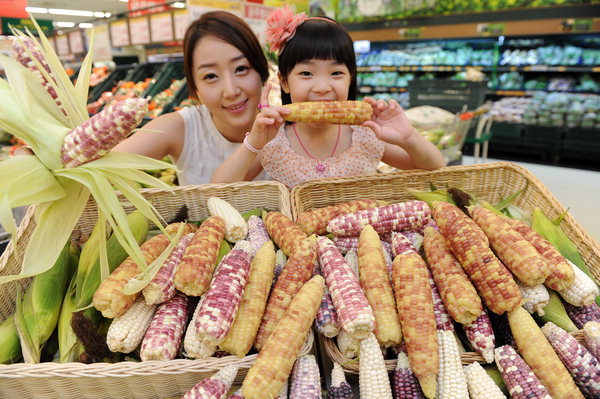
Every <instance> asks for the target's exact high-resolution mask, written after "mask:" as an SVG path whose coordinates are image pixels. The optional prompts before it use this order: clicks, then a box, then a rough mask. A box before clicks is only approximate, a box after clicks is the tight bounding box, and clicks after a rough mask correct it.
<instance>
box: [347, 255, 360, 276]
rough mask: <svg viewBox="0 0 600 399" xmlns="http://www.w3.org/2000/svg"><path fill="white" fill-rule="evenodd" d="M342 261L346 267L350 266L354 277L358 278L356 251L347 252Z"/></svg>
mask: <svg viewBox="0 0 600 399" xmlns="http://www.w3.org/2000/svg"><path fill="white" fill-rule="evenodd" d="M344 260H345V261H346V263H347V264H348V266H350V269H352V271H353V272H354V275H355V276H356V277H358V254H357V253H356V250H352V251H348V252H347V253H346V255H344Z"/></svg>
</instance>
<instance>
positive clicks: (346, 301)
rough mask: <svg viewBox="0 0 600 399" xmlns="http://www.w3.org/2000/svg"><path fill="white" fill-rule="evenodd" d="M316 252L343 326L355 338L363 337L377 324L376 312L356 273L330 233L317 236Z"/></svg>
mask: <svg viewBox="0 0 600 399" xmlns="http://www.w3.org/2000/svg"><path fill="white" fill-rule="evenodd" d="M317 252H318V255H319V262H320V263H321V267H322V271H323V274H324V276H325V279H326V280H327V287H329V292H330V294H331V299H332V300H333V305H334V306H335V310H336V312H337V314H338V318H339V320H340V324H341V326H342V328H343V329H344V330H346V332H347V333H348V334H350V335H352V336H353V337H354V338H357V339H362V338H364V337H365V336H367V335H368V333H370V332H371V331H373V328H374V327H375V326H374V324H375V315H374V314H373V310H372V309H371V306H370V305H369V301H368V300H367V298H366V297H365V294H364V293H363V291H362V289H361V288H360V284H359V282H358V279H357V278H356V275H355V274H354V273H353V272H352V269H351V268H350V266H348V264H347V263H346V261H345V260H344V257H343V256H342V254H341V253H340V251H339V250H338V249H337V248H336V246H335V245H334V244H333V242H331V240H330V239H328V238H327V237H319V238H318V239H317Z"/></svg>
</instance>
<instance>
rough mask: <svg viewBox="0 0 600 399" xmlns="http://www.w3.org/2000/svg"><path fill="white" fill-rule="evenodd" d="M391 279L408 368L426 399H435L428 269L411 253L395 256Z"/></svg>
mask: <svg viewBox="0 0 600 399" xmlns="http://www.w3.org/2000/svg"><path fill="white" fill-rule="evenodd" d="M392 240H393V238H392ZM392 246H393V247H395V246H394V244H392ZM392 279H393V282H394V293H395V295H396V304H397V306H398V315H399V316H400V323H401V325H402V332H403V334H404V340H405V341H406V350H407V352H408V359H409V362H410V366H411V368H412V369H413V371H414V373H415V375H416V376H417V378H418V379H419V384H421V388H422V389H423V393H424V394H425V396H426V397H428V398H434V397H435V391H436V379H437V374H438V341H437V334H436V322H435V314H434V312H433V299H432V297H431V287H430V285H429V273H428V270H427V265H426V264H425V261H423V259H422V258H421V256H419V254H418V253H417V252H415V251H414V250H412V251H411V250H407V251H405V252H404V253H398V254H397V255H396V258H395V259H394V263H393V265H392Z"/></svg>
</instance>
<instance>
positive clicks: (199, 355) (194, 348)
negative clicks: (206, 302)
mask: <svg viewBox="0 0 600 399" xmlns="http://www.w3.org/2000/svg"><path fill="white" fill-rule="evenodd" d="M203 299H204V297H201V298H200V300H199V301H198V305H196V309H195V310H194V315H193V316H192V320H191V321H190V322H189V324H188V328H187V330H186V332H185V336H184V338H183V350H184V355H185V356H186V357H191V358H194V359H206V358H208V357H211V356H212V355H213V354H214V353H215V350H216V348H215V347H214V346H212V345H210V346H207V345H206V344H204V343H203V342H202V341H201V340H200V338H198V334H196V320H197V319H198V314H199V313H200V309H201V308H202V301H203Z"/></svg>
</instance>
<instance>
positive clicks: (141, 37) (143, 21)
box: [129, 17, 150, 44]
mask: <svg viewBox="0 0 600 399" xmlns="http://www.w3.org/2000/svg"><path fill="white" fill-rule="evenodd" d="M129 33H130V35H131V44H148V43H150V24H149V23H148V17H135V18H129Z"/></svg>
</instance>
